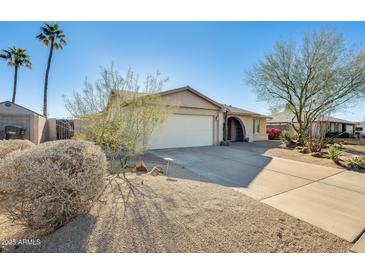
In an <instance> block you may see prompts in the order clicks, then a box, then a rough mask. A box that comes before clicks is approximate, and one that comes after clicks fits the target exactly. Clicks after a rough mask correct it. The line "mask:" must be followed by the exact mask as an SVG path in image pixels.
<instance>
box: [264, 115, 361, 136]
mask: <svg viewBox="0 0 365 274" xmlns="http://www.w3.org/2000/svg"><path fill="white" fill-rule="evenodd" d="M271 116H272V119H270V120H268V121H267V127H271V128H280V129H287V130H290V129H291V128H292V126H293V123H294V125H297V121H296V119H295V118H294V114H293V113H291V112H288V111H283V112H278V113H274V114H272V115H271ZM355 125H356V123H354V122H351V121H347V120H343V119H339V118H336V117H332V116H321V117H319V118H317V119H316V121H315V122H314V123H313V125H312V134H313V135H315V136H318V135H319V134H320V132H322V133H324V134H326V133H336V134H340V133H344V132H347V133H349V134H350V135H352V134H353V133H354V130H355Z"/></svg>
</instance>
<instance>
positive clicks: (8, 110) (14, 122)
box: [0, 101, 48, 144]
mask: <svg viewBox="0 0 365 274" xmlns="http://www.w3.org/2000/svg"><path fill="white" fill-rule="evenodd" d="M46 124H47V118H46V117H44V116H43V115H41V114H39V113H36V112H34V111H32V110H30V109H27V108H25V107H22V106H20V105H17V104H14V103H12V102H9V101H5V102H1V103H0V139H4V138H5V127H6V126H18V127H22V128H24V129H25V134H24V139H28V140H30V141H32V142H33V143H35V144H39V143H40V142H43V141H46V140H47V139H48V127H47V126H46Z"/></svg>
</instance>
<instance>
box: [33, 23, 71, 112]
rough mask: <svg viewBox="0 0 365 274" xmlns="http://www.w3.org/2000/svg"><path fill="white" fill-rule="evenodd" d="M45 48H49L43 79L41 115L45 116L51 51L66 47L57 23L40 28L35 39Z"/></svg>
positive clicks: (46, 24) (64, 38) (63, 36)
mask: <svg viewBox="0 0 365 274" xmlns="http://www.w3.org/2000/svg"><path fill="white" fill-rule="evenodd" d="M36 38H37V39H38V40H39V41H41V42H42V43H43V44H44V45H45V46H46V47H48V46H49V47H50V49H49V55H48V63H47V69H46V75H45V79H44V93H43V115H44V116H47V96H48V75H49V69H50V67H51V61H52V55H53V49H55V50H62V49H63V47H64V46H65V45H66V37H65V34H64V33H63V31H62V30H61V29H60V28H59V26H58V24H57V23H54V24H53V25H50V24H48V23H45V24H44V25H43V26H42V27H41V33H40V34H39V35H37V37H36Z"/></svg>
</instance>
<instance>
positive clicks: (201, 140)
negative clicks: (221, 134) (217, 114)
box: [149, 114, 213, 149]
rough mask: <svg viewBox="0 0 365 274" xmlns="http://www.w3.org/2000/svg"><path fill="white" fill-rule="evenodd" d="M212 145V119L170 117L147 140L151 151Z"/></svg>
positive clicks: (194, 116) (206, 117)
mask: <svg viewBox="0 0 365 274" xmlns="http://www.w3.org/2000/svg"><path fill="white" fill-rule="evenodd" d="M210 145H213V117H212V116H202V115H178V114H175V115H172V116H171V117H170V119H169V120H168V121H166V122H165V123H164V124H163V125H161V126H159V127H157V128H156V129H155V130H154V132H153V133H152V135H151V137H150V140H149V147H150V148H151V149H160V148H174V147H193V146H210Z"/></svg>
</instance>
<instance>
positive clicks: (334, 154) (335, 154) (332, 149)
mask: <svg viewBox="0 0 365 274" xmlns="http://www.w3.org/2000/svg"><path fill="white" fill-rule="evenodd" d="M327 153H328V158H330V159H331V160H332V161H334V162H338V159H339V157H340V155H341V151H340V150H339V149H338V147H336V146H334V145H330V146H329V147H328V148H327Z"/></svg>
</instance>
